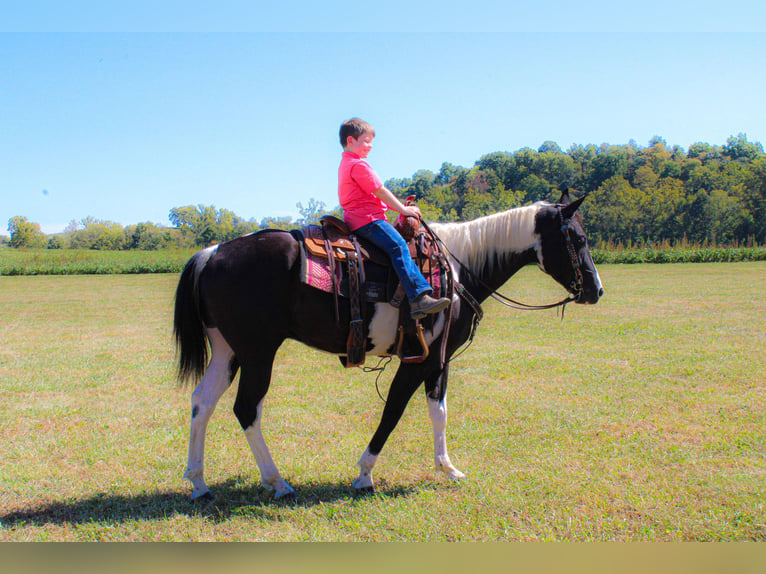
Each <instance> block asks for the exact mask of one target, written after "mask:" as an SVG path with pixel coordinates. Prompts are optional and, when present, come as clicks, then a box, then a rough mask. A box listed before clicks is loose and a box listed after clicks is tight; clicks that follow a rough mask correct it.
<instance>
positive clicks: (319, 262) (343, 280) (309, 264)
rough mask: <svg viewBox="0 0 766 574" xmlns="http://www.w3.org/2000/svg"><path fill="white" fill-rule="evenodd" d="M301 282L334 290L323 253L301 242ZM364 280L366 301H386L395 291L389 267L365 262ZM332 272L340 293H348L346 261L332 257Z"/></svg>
mask: <svg viewBox="0 0 766 574" xmlns="http://www.w3.org/2000/svg"><path fill="white" fill-rule="evenodd" d="M301 252H302V257H301V282H303V283H305V284H306V285H308V286H309V287H313V288H315V289H319V290H321V291H325V292H327V293H334V292H335V291H334V288H333V280H332V273H331V271H330V264H329V262H328V260H327V257H326V256H320V255H316V254H314V253H313V252H312V251H311V250H310V249H308V247H306V246H305V245H304V248H303V249H302V250H301ZM365 274H366V275H367V281H366V282H365V283H364V285H363V286H362V289H363V291H364V297H365V300H366V301H367V302H368V303H381V302H384V303H387V302H389V301H390V300H391V299H392V298H393V295H394V292H395V291H396V285H397V284H398V282H399V281H398V279H397V278H396V274H395V273H394V272H393V269H391V268H389V267H382V266H380V265H377V264H373V263H371V262H369V261H368V262H367V263H366V264H365ZM335 276H336V278H337V282H338V286H339V291H340V292H339V293H338V295H340V296H341V297H343V298H345V299H347V298H348V297H349V285H348V264H347V263H346V262H345V261H336V263H335Z"/></svg>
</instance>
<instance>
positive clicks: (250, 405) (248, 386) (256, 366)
mask: <svg viewBox="0 0 766 574" xmlns="http://www.w3.org/2000/svg"><path fill="white" fill-rule="evenodd" d="M275 354H276V349H274V351H273V352H264V351H263V350H261V351H260V352H258V353H256V355H257V356H256V357H252V356H249V357H248V358H247V363H243V365H242V375H241V377H240V380H239V391H238V392H237V400H236V402H235V403H234V414H236V415H237V418H238V419H239V423H240V425H242V428H243V429H244V431H245V437H246V438H247V442H248V444H249V445H250V450H251V451H252V452H253V456H254V457H255V462H256V464H257V465H258V470H259V471H260V472H261V483H262V484H263V486H265V487H266V488H267V489H268V490H271V491H273V492H274V498H282V497H284V496H292V495H294V494H295V491H294V490H293V488H292V487H291V486H290V485H289V484H288V483H287V481H285V479H284V478H282V475H281V474H280V473H279V470H278V469H277V466H276V465H275V464H274V459H273V458H272V457H271V452H269V447H268V446H266V441H265V439H264V438H263V432H262V430H261V419H262V415H263V399H264V397H265V396H266V392H267V391H268V389H269V383H270V380H271V368H272V365H273V361H274V355H275Z"/></svg>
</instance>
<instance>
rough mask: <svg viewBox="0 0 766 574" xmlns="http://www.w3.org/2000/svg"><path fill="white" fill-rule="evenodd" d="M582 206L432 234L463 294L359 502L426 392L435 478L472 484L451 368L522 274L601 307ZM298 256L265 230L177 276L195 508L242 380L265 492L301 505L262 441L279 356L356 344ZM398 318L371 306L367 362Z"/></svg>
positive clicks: (405, 380)
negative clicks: (208, 459)
mask: <svg viewBox="0 0 766 574" xmlns="http://www.w3.org/2000/svg"><path fill="white" fill-rule="evenodd" d="M583 199H585V197H581V198H580V199H578V200H576V201H573V202H572V201H570V198H569V194H568V193H567V192H566V191H565V192H564V193H563V194H562V196H561V199H560V200H559V202H558V203H549V202H537V203H534V204H531V205H527V206H523V207H517V208H513V209H510V210H507V211H503V212H500V213H495V214H492V215H488V216H485V217H480V218H478V219H474V220H472V221H468V222H462V223H441V224H436V223H433V224H430V227H431V229H432V231H433V233H434V234H435V235H436V236H437V237H438V239H439V242H440V243H441V245H442V246H443V247H444V250H445V251H446V252H447V253H448V256H449V258H450V262H451V273H452V277H453V279H454V282H455V285H456V286H457V288H456V289H455V291H454V295H453V296H452V300H451V309H449V310H448V311H442V312H441V313H440V314H439V315H438V316H437V317H436V319H435V320H432V321H431V324H432V326H431V328H430V329H427V330H426V332H425V341H426V344H427V345H428V346H429V348H430V349H431V350H432V351H433V352H431V353H430V354H429V355H428V357H427V358H426V359H425V360H424V361H422V362H418V363H405V362H404V361H402V362H400V364H399V367H398V369H397V371H396V374H395V376H394V378H393V381H392V383H391V386H390V390H389V393H388V397H387V400H386V402H385V406H384V408H383V412H382V415H381V419H380V422H379V424H378V427H377V429H376V430H375V432H374V434H373V436H372V438H371V440H370V442H369V443H368V444H367V446H366V448H365V449H364V451H363V453H362V455H361V457H360V459H359V461H358V463H357V466H358V467H359V475H358V476H357V478H356V479H355V480H354V481H353V487H354V488H355V489H356V490H357V491H373V490H374V482H373V468H374V467H375V464H376V461H377V460H378V457H379V455H380V453H381V451H382V449H383V446H384V444H385V443H386V440H387V439H388V437H389V435H390V434H391V432H392V431H393V430H394V428H395V427H396V425H397V423H398V421H399V419H400V417H401V416H402V414H403V412H404V410H405V408H406V406H407V403H408V402H409V400H410V399H411V397H412V395H413V394H414V393H415V391H416V390H417V388H418V387H419V386H420V384H421V383H425V393H426V397H427V402H428V414H429V418H430V420H431V423H432V429H433V443H434V463H435V467H436V470H437V471H440V472H442V473H444V474H445V475H446V476H447V477H449V478H451V479H463V478H465V474H463V473H462V472H461V471H460V470H458V469H457V468H456V467H455V466H454V465H453V463H452V461H451V460H450V456H449V454H448V451H447V440H446V428H447V400H446V397H447V381H448V377H449V365H450V363H449V359H450V358H451V357H452V355H453V354H454V353H455V352H456V351H457V350H458V349H460V348H461V347H463V345H464V344H466V343H467V342H468V341H469V339H471V340H473V335H474V330H475V326H476V324H477V320H478V319H479V318H480V317H481V313H482V310H481V306H480V305H481V302H482V301H484V300H486V299H487V298H488V297H489V296H490V295H493V294H495V293H496V291H497V289H498V288H500V287H501V286H502V285H504V284H505V283H506V282H507V281H508V280H509V279H510V277H511V276H512V275H513V274H514V273H516V272H517V271H518V270H519V269H521V268H522V267H523V266H526V265H530V264H537V265H538V266H539V268H540V269H541V270H542V271H543V272H545V273H546V274H548V275H550V276H551V277H552V278H553V279H554V280H555V281H557V282H558V283H559V284H561V285H562V286H563V287H564V288H565V289H566V290H567V291H568V292H569V293H570V294H571V295H570V296H569V298H568V299H566V300H565V301H562V302H561V303H559V304H562V303H563V304H566V303H569V302H576V303H579V304H595V303H596V302H597V301H598V300H599V298H600V297H601V296H602V295H603V288H602V286H601V280H600V278H599V275H598V272H597V270H596V267H595V265H594V263H593V259H592V257H591V254H590V250H589V247H588V242H587V237H586V235H585V232H584V230H583V227H582V218H581V216H580V214H579V212H578V211H577V209H578V207H579V206H580V204H581V203H582V201H583ZM301 257H302V250H301V245H300V244H299V241H298V240H297V239H296V237H295V235H294V234H291V233H289V232H286V231H280V230H263V231H259V232H256V233H253V234H250V235H245V236H243V237H240V238H237V239H233V240H230V241H228V242H225V243H222V244H219V245H215V246H211V247H208V248H206V249H203V250H201V251H199V252H198V253H196V254H195V255H193V256H192V257H191V258H190V259H189V261H188V262H187V264H186V266H185V268H184V270H183V271H182V273H181V276H180V280H179V283H178V287H177V289H176V298H175V310H174V326H173V331H174V335H175V340H176V345H177V351H178V353H177V354H178V378H179V381H180V382H184V381H186V380H188V379H193V380H194V381H195V382H197V383H198V384H197V385H196V388H195V390H194V391H193V393H192V397H191V406H192V408H191V428H190V435H189V451H188V464H187V467H186V471H185V473H184V478H185V479H187V480H189V481H190V482H191V484H192V487H193V490H192V494H191V498H192V500H197V499H213V498H214V497H213V495H212V493H211V492H210V489H209V488H208V486H207V484H206V483H205V480H204V477H203V469H204V444H205V434H206V430H207V425H208V421H209V420H210V417H211V415H212V414H213V411H214V410H215V407H216V404H217V402H218V400H219V398H220V397H221V396H222V395H223V393H224V392H225V391H226V389H227V388H228V387H229V386H230V385H231V383H232V382H233V380H234V378H235V376H236V374H237V372H238V371H241V373H240V379H239V384H238V388H237V395H236V399H235V403H234V408H233V410H234V414H235V416H236V417H237V419H238V421H239V424H240V425H241V427H242V429H243V431H244V434H245V437H246V439H247V442H248V444H249V446H250V449H251V451H252V453H253V455H254V457H255V461H256V464H257V466H258V469H259V471H260V475H261V482H262V484H263V485H264V486H265V487H266V488H267V490H268V491H269V492H270V494H271V495H272V496H273V497H274V498H275V499H279V498H282V497H286V496H287V497H294V496H295V490H294V489H293V487H292V486H291V485H290V484H288V483H287V482H286V481H285V480H284V478H283V477H282V476H281V474H280V473H279V470H278V469H277V466H276V465H275V463H274V460H273V458H272V456H271V453H270V451H269V448H268V446H267V445H266V441H265V440H264V436H263V433H262V432H261V421H262V419H263V414H264V409H263V404H264V397H265V396H266V393H267V391H268V389H269V385H270V381H271V372H272V366H273V361H274V357H275V354H276V352H277V350H278V349H279V347H280V345H281V344H282V343H283V342H284V341H285V339H288V338H289V339H294V340H297V341H301V342H302V343H304V344H306V345H309V346H310V347H314V348H316V349H320V350H322V351H326V352H328V353H332V354H335V355H339V356H343V355H344V354H346V353H347V346H346V343H347V337H348V333H349V321H348V320H349V309H348V307H349V305H348V301H347V300H346V301H345V304H344V302H343V300H341V303H340V309H339V310H338V308H337V307H336V305H337V304H338V302H337V300H336V299H334V297H333V295H332V294H330V293H327V292H324V291H321V290H319V289H316V288H313V287H310V286H308V285H306V284H305V283H304V282H302V281H301V280H300V276H299V268H300V265H301V261H300V259H301ZM338 311H339V314H340V319H341V320H340V321H338V320H336V312H338ZM398 313H399V311H398V309H396V308H395V307H394V306H392V305H391V304H390V303H385V302H384V303H367V304H366V305H365V313H364V317H365V319H364V320H365V327H366V330H365V331H364V332H365V333H368V337H367V341H366V342H367V355H370V356H381V357H384V356H390V355H391V354H392V349H393V347H394V343H395V338H396V330H397V322H398ZM445 335H446V337H445ZM442 338H444V341H442ZM442 343H444V344H442ZM208 361H209V362H208ZM206 365H207V366H206Z"/></svg>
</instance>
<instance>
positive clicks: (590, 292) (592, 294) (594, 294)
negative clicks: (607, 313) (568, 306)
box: [577, 285, 604, 305]
mask: <svg viewBox="0 0 766 574" xmlns="http://www.w3.org/2000/svg"><path fill="white" fill-rule="evenodd" d="M603 296H604V288H603V287H601V286H600V285H599V286H598V288H597V289H584V290H583V291H582V292H581V293H580V296H579V297H578V298H577V303H580V304H582V305H595V304H596V303H598V300H599V299H601V297H603Z"/></svg>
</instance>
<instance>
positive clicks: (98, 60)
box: [0, 0, 766, 235]
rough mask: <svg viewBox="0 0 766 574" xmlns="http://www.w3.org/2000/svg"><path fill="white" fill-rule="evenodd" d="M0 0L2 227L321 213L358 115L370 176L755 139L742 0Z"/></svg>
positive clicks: (754, 42)
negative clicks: (485, 159)
mask: <svg viewBox="0 0 766 574" xmlns="http://www.w3.org/2000/svg"><path fill="white" fill-rule="evenodd" d="M3 2H4V0H0V9H1V10H0V11H1V12H2V13H3V14H4V19H3V21H2V22H0V234H6V235H7V231H6V225H7V221H8V220H9V219H10V218H12V217H14V216H25V217H27V218H28V219H29V220H30V221H33V222H36V223H39V224H40V225H41V227H42V230H43V231H44V232H46V233H55V232H59V231H61V230H63V228H64V227H65V226H66V225H67V224H68V223H69V222H71V221H73V220H76V221H80V220H82V219H84V218H86V217H89V216H90V217H94V218H96V219H102V220H108V221H114V222H117V223H120V224H122V225H129V224H133V223H138V222H143V221H151V222H154V223H157V224H160V225H170V222H169V221H168V214H169V212H170V210H171V209H172V208H173V207H180V206H185V205H199V204H202V205H214V206H215V207H217V208H225V209H228V210H231V211H233V212H234V213H236V214H237V215H239V216H240V217H243V218H245V219H255V220H257V221H260V220H261V219H263V218H264V217H284V216H292V217H297V216H298V209H297V207H296V204H297V203H299V202H301V203H302V204H303V205H307V204H308V202H309V200H310V199H316V200H318V201H321V202H323V203H324V204H325V205H326V207H327V208H328V209H332V208H334V207H336V206H337V204H338V201H337V167H338V163H339V161H340V155H341V152H342V150H341V147H340V143H339V141H338V128H339V126H340V124H341V122H342V121H343V120H345V119H347V118H350V117H354V116H358V117H362V118H363V119H365V120H367V121H368V122H370V123H371V124H372V125H373V126H374V127H375V130H376V139H375V147H374V149H373V151H372V153H371V154H370V156H369V158H368V161H369V162H370V163H371V165H372V166H373V167H374V168H375V169H376V171H377V172H378V173H379V174H380V176H381V178H382V179H384V180H386V179H389V178H405V177H411V176H412V175H413V174H414V173H415V172H416V171H418V170H420V169H427V170H431V171H433V172H437V171H438V170H439V168H440V167H441V165H442V163H444V162H449V163H452V164H454V165H461V166H464V167H471V166H473V164H474V162H475V161H477V160H478V159H479V158H480V157H481V156H483V155H485V154H488V153H492V152H495V151H508V152H514V151H516V150H518V149H521V148H524V147H530V148H533V149H537V148H538V147H539V146H540V145H541V144H542V143H543V142H545V141H554V142H556V143H557V144H558V145H559V146H560V147H561V148H562V149H563V150H565V151H566V150H567V149H568V148H569V147H570V146H571V145H573V144H582V145H586V144H590V143H593V144H596V145H600V144H602V143H610V144H614V145H621V144H626V143H628V142H629V141H630V140H634V141H635V142H637V143H638V145H641V146H646V145H648V142H649V140H650V139H651V138H652V137H654V136H660V137H662V138H663V139H664V140H665V141H666V142H667V143H668V145H679V146H681V147H682V148H684V149H687V148H688V147H689V146H690V145H691V144H693V143H695V142H707V143H711V144H716V145H723V144H725V143H726V140H727V139H728V138H729V137H731V136H736V135H738V134H740V133H745V134H746V135H747V138H748V140H749V141H759V142H766V112H765V111H764V103H765V102H766V33H765V32H764V26H765V25H764V23H765V22H766V8H764V7H763V6H764V5H763V3H760V2H738V1H736V0H735V1H733V2H732V3H730V4H727V6H728V8H727V9H726V10H723V9H722V8H721V4H720V3H714V2H708V1H707V0H703V1H701V2H694V3H691V2H686V3H683V2H677V3H674V4H673V5H672V6H666V5H663V4H662V3H659V2H653V1H652V0H648V1H646V2H642V3H632V4H631V6H626V7H621V5H620V4H621V3H616V2H606V1H599V2H584V3H572V2H561V1H558V0H548V1H546V0H540V1H539V2H536V3H534V8H530V7H520V6H514V5H512V4H511V3H508V2H505V3H502V4H500V3H499V4H498V6H497V7H493V5H492V3H491V2H489V3H488V4H487V6H486V7H484V8H482V9H479V8H480V7H481V5H479V4H471V3H465V2H462V3H453V2H448V1H447V2H421V3H413V2H400V1H398V0H392V1H390V2H386V3H385V5H386V8H385V9H383V8H376V7H374V6H373V7H359V8H358V9H354V10H351V11H349V5H348V4H347V3H345V4H342V3H333V2H329V3H327V4H322V3H316V2H313V3H308V2H302V1H299V2H287V3H285V2H284V1H283V2H281V3H274V4H273V5H272V4H271V3H268V2H266V3H264V2H261V3H253V2H248V3H245V2H227V1H222V2H219V3H217V4H216V8H215V10H213V9H212V8H208V11H207V12H205V11H200V10H191V9H188V6H187V5H186V4H182V3H181V2H163V3H159V4H158V3H156V2H155V3H151V4H150V3H143V2H140V1H139V2H131V3H127V2H114V3H104V2H100V3H90V2H82V1H80V0H73V1H70V2H67V3H61V2H40V1H37V0H31V1H30V2H26V3H23V4H24V6H23V7H19V6H17V5H16V4H21V3H14V5H13V6H10V5H8V6H6V5H4V4H3ZM277 4H278V5H279V7H276V6H277ZM529 4H530V6H531V4H532V3H529ZM639 4H640V6H639Z"/></svg>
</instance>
